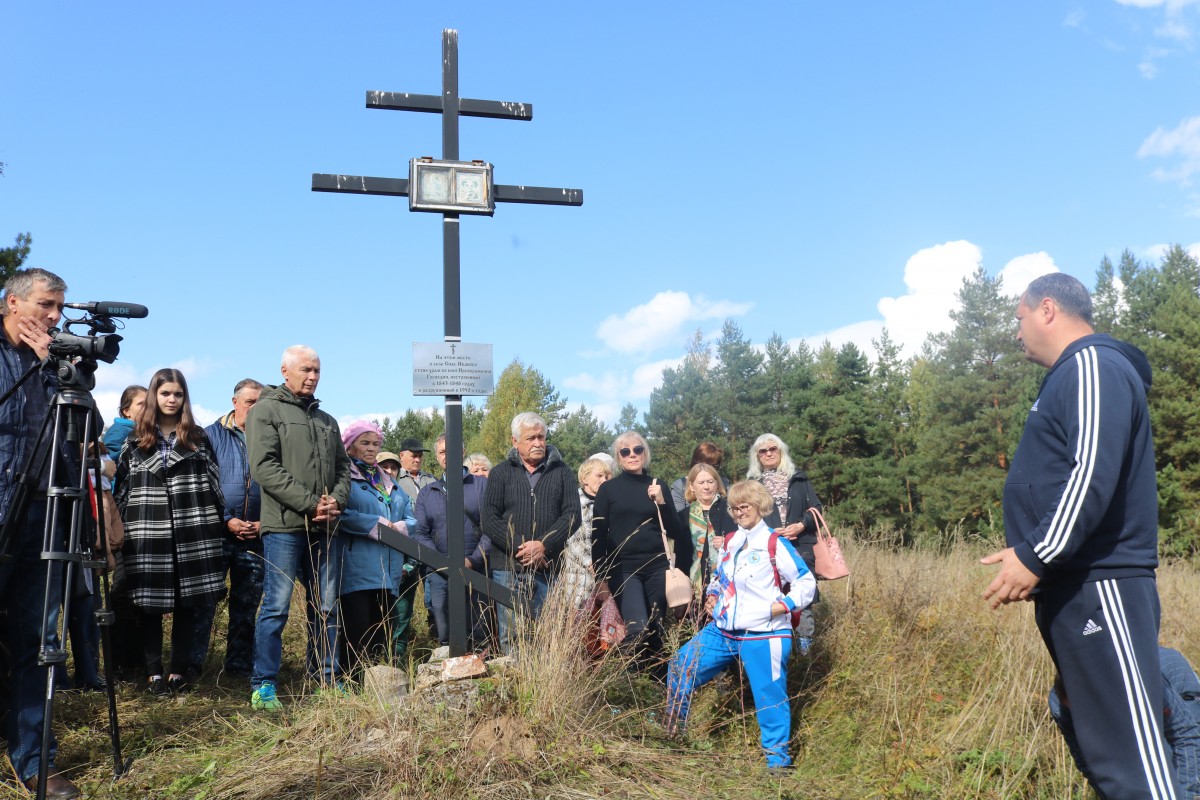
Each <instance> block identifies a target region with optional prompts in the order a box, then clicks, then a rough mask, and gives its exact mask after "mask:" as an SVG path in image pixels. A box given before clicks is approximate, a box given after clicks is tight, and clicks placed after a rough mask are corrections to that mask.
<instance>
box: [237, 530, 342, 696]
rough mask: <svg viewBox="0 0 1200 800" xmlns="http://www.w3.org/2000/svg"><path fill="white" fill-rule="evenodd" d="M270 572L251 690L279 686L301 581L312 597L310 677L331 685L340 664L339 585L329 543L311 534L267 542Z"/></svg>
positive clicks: (265, 551) (289, 535)
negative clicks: (295, 593)
mask: <svg viewBox="0 0 1200 800" xmlns="http://www.w3.org/2000/svg"><path fill="white" fill-rule="evenodd" d="M263 558H264V559H265V561H266V572H265V575H264V580H263V599H262V606H261V607H260V608H259V610H258V623H257V625H256V626H255V630H254V673H253V675H252V677H251V678H250V685H251V686H253V687H255V688H258V687H259V686H260V685H261V684H263V683H264V682H266V681H270V682H271V683H276V682H277V681H278V679H279V665H280V662H282V661H283V629H284V627H285V626H286V625H287V621H288V610H289V609H290V607H291V604H292V589H293V587H294V586H295V583H296V580H297V579H299V580H301V581H302V582H303V584H304V591H305V594H306V595H307V596H308V609H307V615H306V616H307V618H308V653H307V658H306V662H307V663H306V670H307V674H308V676H309V677H311V678H320V679H321V680H322V681H323V682H326V683H329V682H332V680H333V679H334V677H335V676H336V675H337V673H338V663H337V628H338V621H337V595H338V592H337V579H336V577H335V576H334V574H333V570H332V569H330V564H329V538H328V537H326V536H323V535H315V536H309V535H308V534H306V533H303V532H300V533H268V534H266V535H265V536H263Z"/></svg>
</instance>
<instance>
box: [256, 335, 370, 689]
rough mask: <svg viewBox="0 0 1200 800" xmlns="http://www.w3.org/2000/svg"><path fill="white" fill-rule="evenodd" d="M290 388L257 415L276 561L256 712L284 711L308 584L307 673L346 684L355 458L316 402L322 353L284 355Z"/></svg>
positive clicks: (265, 401)
mask: <svg viewBox="0 0 1200 800" xmlns="http://www.w3.org/2000/svg"><path fill="white" fill-rule="evenodd" d="M279 370H280V372H281V373H282V375H283V383H282V384H281V385H279V386H269V387H267V388H266V389H265V390H264V391H263V392H262V394H261V395H260V396H259V399H258V402H257V403H255V404H254V407H253V408H252V409H250V414H249V416H248V417H247V423H246V450H247V452H248V455H249V458H250V476H251V477H252V478H254V480H255V481H257V483H258V485H259V487H260V489H261V491H262V517H261V520H260V522H261V530H262V535H263V557H264V558H265V560H266V563H267V570H266V575H265V577H264V581H263V600H262V607H261V608H260V609H259V611H258V622H257V623H256V625H255V631H254V673H253V675H252V676H251V678H250V681H251V686H252V687H253V690H254V691H253V694H252V695H251V698H250V705H251V707H253V708H256V709H266V710H275V709H279V708H282V703H280V702H279V699H278V697H277V696H276V691H275V683H276V680H277V678H278V674H279V666H280V662H281V661H282V658H283V629H284V626H286V625H287V620H288V610H289V608H290V606H291V601H292V588H293V584H294V583H295V581H296V579H297V578H301V579H302V580H303V581H304V588H305V593H306V594H307V595H308V602H309V605H310V606H311V612H312V613H310V615H309V631H308V658H307V667H308V672H309V674H310V676H312V677H315V678H319V679H320V680H321V681H322V682H323V683H324V684H325V685H327V686H328V685H331V684H332V683H334V682H335V681H336V680H337V672H338V663H337V611H336V609H337V605H336V602H337V580H336V576H335V574H334V569H333V566H332V565H331V564H330V559H329V540H330V538H331V536H332V534H333V523H334V521H335V519H336V517H337V516H338V515H339V514H341V510H342V509H343V508H345V507H346V500H347V499H348V498H349V496H350V458H349V456H347V455H346V449H345V448H344V447H343V446H342V435H341V431H340V430H339V428H338V424H337V421H336V420H335V419H334V418H333V417H331V416H330V415H329V414H326V413H325V412H324V411H322V410H320V408H319V407H318V406H319V402H318V400H317V398H316V397H315V396H314V395H315V393H316V391H317V384H318V383H319V382H320V380H321V359H320V358H319V357H318V356H317V353H316V351H314V350H313V349H312V348H311V347H305V346H304V345H294V346H292V347H289V348H288V349H287V350H284V351H283V362H282V364H281V365H280V368H279Z"/></svg>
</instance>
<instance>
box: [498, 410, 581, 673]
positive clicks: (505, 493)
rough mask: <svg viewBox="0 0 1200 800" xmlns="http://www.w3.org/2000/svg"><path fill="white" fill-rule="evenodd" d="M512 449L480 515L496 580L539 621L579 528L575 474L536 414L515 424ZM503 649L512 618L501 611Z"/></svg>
mask: <svg viewBox="0 0 1200 800" xmlns="http://www.w3.org/2000/svg"><path fill="white" fill-rule="evenodd" d="M512 442H513V447H512V449H511V450H509V452H508V458H506V459H505V460H504V461H501V462H500V463H499V464H497V465H496V466H495V467H493V468H492V471H491V472H490V473H489V474H488V483H487V489H486V490H485V492H484V495H483V504H482V505H481V506H480V509H479V516H480V518H481V521H482V523H483V533H484V535H485V536H487V537H488V539H490V540H491V542H492V563H491V565H490V566H491V570H490V572H491V578H492V580H494V581H496V582H498V583H501V584H503V585H505V586H507V587H508V588H510V589H512V590H513V591H514V592H515V593H516V594H517V597H518V598H520V600H521V601H522V605H523V606H524V609H523V610H524V612H525V614H526V615H527V616H529V617H530V618H534V619H536V618H537V615H538V613H539V612H540V611H541V607H542V603H543V602H545V600H546V595H547V594H548V593H549V589H550V579H551V575H552V574H553V573H552V566H553V562H554V559H555V558H556V557H557V556H558V554H559V553H560V552H562V549H563V547H564V546H565V545H566V543H567V537H569V536H570V535H571V534H572V533H573V532H574V530H575V528H576V527H577V526H578V525H579V517H580V511H579V483H578V481H576V479H575V470H573V469H571V468H570V467H568V466H567V465H566V463H565V462H564V461H563V460H562V457H561V456H560V455H559V453H558V450H556V449H555V448H553V447H551V446H549V445H547V444H546V423H545V422H544V421H543V420H542V418H541V417H539V416H537V415H536V414H534V413H532V412H528V411H527V412H525V413H523V414H518V415H517V416H516V417H515V418H513V421H512ZM496 617H497V621H498V622H499V628H500V649H501V650H503V651H504V652H505V653H508V652H510V651H511V649H512V640H513V636H512V634H513V617H512V612H511V611H509V610H508V609H507V608H505V607H504V606H498V607H497V609H496Z"/></svg>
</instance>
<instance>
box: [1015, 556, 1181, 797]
mask: <svg viewBox="0 0 1200 800" xmlns="http://www.w3.org/2000/svg"><path fill="white" fill-rule="evenodd" d="M1035 617H1036V619H1037V625H1038V629H1039V630H1040V631H1041V633H1042V639H1043V641H1045V643H1046V648H1047V649H1048V650H1049V651H1050V657H1051V658H1052V659H1054V664H1055V666H1056V667H1058V672H1059V675H1060V676H1061V678H1062V685H1063V688H1064V689H1065V691H1066V701H1067V703H1068V704H1069V707H1070V709H1071V722H1072V725H1073V728H1074V734H1075V739H1076V741H1077V742H1078V744H1079V754H1080V756H1081V757H1082V760H1083V762H1084V765H1086V766H1085V769H1084V771H1085V773H1086V774H1087V777H1088V779H1089V780H1090V781H1091V782H1092V785H1093V788H1095V790H1096V792H1097V794H1099V795H1100V796H1101V797H1104V798H1109V799H1110V800H1117V799H1118V798H1119V799H1120V800H1133V799H1134V798H1153V800H1175V798H1176V796H1177V795H1176V791H1175V787H1176V780H1175V773H1174V766H1173V764H1172V759H1171V755H1170V752H1169V751H1168V748H1167V746H1166V742H1165V739H1164V737H1163V704H1162V696H1163V694H1162V672H1161V670H1160V667H1159V655H1158V624H1159V602H1158V589H1157V586H1156V584H1155V582H1154V579H1153V578H1150V577H1133V578H1110V579H1107V580H1101V581H1095V582H1091V583H1084V584H1079V585H1073V586H1064V587H1052V588H1048V589H1046V590H1043V591H1042V592H1040V593H1039V594H1038V595H1037V596H1036V600H1035ZM1081 766H1083V765H1081Z"/></svg>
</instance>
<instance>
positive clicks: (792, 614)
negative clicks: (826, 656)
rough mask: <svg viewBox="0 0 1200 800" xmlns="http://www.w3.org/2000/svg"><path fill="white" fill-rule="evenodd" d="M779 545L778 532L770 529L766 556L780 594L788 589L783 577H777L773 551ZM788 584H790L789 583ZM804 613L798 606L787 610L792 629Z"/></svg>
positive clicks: (777, 566)
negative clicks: (792, 609) (793, 609)
mask: <svg viewBox="0 0 1200 800" xmlns="http://www.w3.org/2000/svg"><path fill="white" fill-rule="evenodd" d="M778 547H779V534H778V533H776V532H775V531H771V537H770V538H769V539H767V558H768V559H770V561H771V571H772V572H774V573H775V585H776V586H777V587H779V593H780V594H787V593H788V590H787V588H785V587H784V585H783V579H782V578H780V577H779V565H778V564H776V563H775V551H776V549H777V548H778ZM789 586H790V584H789ZM803 613H804V609H802V608H798V609H796V610H795V611H789V612H788V619H789V621H790V622H791V624H792V629H793V630H794V629H795V628H796V626H797V625H799V624H800V615H801V614H803Z"/></svg>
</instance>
